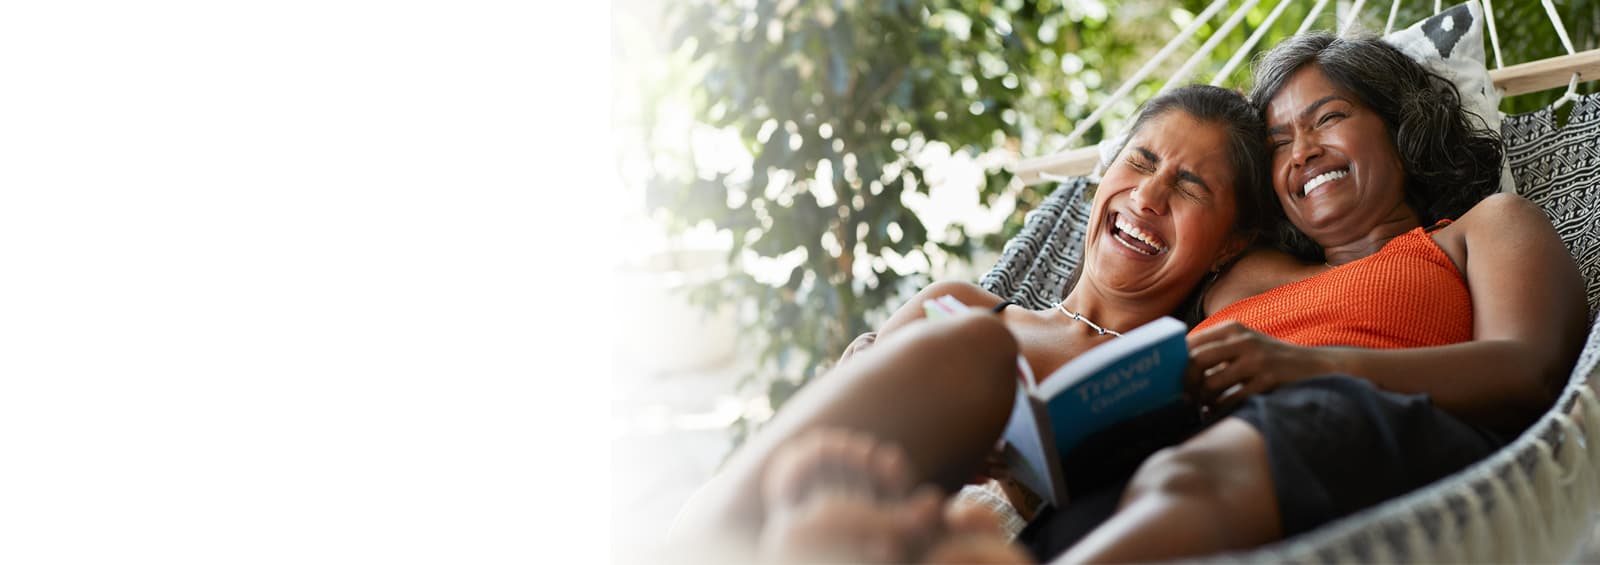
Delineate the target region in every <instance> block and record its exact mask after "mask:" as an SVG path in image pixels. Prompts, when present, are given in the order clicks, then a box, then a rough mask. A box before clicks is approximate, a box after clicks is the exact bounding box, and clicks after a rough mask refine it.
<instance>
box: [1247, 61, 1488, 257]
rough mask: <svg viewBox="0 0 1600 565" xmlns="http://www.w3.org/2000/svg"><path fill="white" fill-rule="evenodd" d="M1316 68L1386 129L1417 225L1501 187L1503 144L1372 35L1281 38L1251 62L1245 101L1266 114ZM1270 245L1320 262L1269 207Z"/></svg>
mask: <svg viewBox="0 0 1600 565" xmlns="http://www.w3.org/2000/svg"><path fill="white" fill-rule="evenodd" d="M1307 65H1317V66H1318V67H1320V68H1321V69H1322V73H1323V74H1324V75H1326V76H1327V77H1328V80H1329V81H1330V82H1332V83H1333V84H1335V85H1337V86H1338V87H1340V88H1343V89H1344V90H1346V91H1349V92H1351V93H1354V94H1355V95H1356V97H1358V98H1360V99H1361V102H1362V103H1363V104H1365V105H1366V106H1367V107H1368V108H1371V109H1372V110H1373V111H1374V112H1376V113H1377V114H1378V116H1379V117H1381V118H1382V119H1383V123H1384V124H1385V125H1386V126H1388V130H1389V135H1390V136H1391V137H1392V138H1393V139H1394V146H1395V149H1396V150H1398V152H1399V153H1400V162H1401V164H1402V166H1403V167H1404V168H1405V182H1406V186H1405V192H1406V196H1405V198H1406V204H1408V205H1410V206H1411V209H1412V210H1414V211H1415V212H1416V213H1417V216H1418V217H1419V219H1420V220H1421V221H1422V225H1425V226H1426V225H1432V224H1433V223H1434V222H1437V221H1439V220H1441V219H1446V218H1458V217H1460V216H1461V214H1463V213H1465V212H1466V211H1467V209H1469V208H1471V207H1472V206H1473V205H1474V204H1477V203H1478V201H1480V200H1483V198H1484V197H1486V196H1488V195H1490V194H1492V193H1494V192H1495V191H1496V190H1499V188H1500V163H1501V156H1502V154H1503V153H1504V145H1503V144H1502V143H1501V141H1500V135H1499V133H1497V132H1494V131H1490V130H1488V129H1484V128H1483V127H1482V126H1481V124H1482V123H1483V122H1482V121H1480V119H1481V117H1479V116H1478V115H1477V114H1475V113H1473V112H1471V111H1470V110H1467V109H1466V108H1464V107H1462V105H1461V93H1460V92H1459V91H1457V90H1456V87H1455V85H1454V84H1452V83H1451V82H1450V81H1449V80H1446V79H1445V78H1444V77H1441V76H1439V75H1438V74H1435V73H1433V72H1432V71H1429V70H1428V69H1426V68H1424V67H1423V66H1422V65H1420V64H1418V63H1417V62H1416V61H1414V60H1412V59H1411V58H1410V57H1407V56H1406V55H1405V54H1404V53H1401V52H1400V50H1398V49H1395V48H1394V47H1393V46H1390V45H1389V44H1387V43H1384V42H1383V41H1382V40H1380V39H1378V38H1375V37H1342V38H1336V37H1334V36H1332V35H1328V34H1325V33H1308V34H1303V35H1298V36H1295V37H1291V38H1289V39H1286V40H1284V41H1283V42H1282V43H1279V44H1278V45H1277V47H1274V48H1272V50H1271V51H1268V52H1267V53H1266V54H1265V55H1263V56H1262V57H1261V58H1260V59H1259V60H1258V61H1257V62H1256V64H1255V81H1254V82H1255V86H1254V88H1253V89H1252V90H1251V92H1250V103H1251V105H1253V106H1255V107H1256V110H1257V111H1258V112H1261V113H1262V114H1263V115H1265V113H1266V110H1267V104H1268V103H1270V102H1271V101H1272V98H1273V97H1274V96H1277V94H1278V91H1279V90H1282V89H1283V86H1284V84H1285V83H1287V82H1288V81H1289V77H1291V76H1293V75H1294V74H1295V72H1297V71H1299V70H1300V69H1301V68H1304V67H1305V66H1307ZM1275 211H1276V214H1277V216H1278V219H1279V221H1278V222H1277V224H1278V225H1277V227H1276V228H1275V229H1273V230H1272V233H1273V234H1274V236H1275V237H1273V238H1271V239H1273V240H1275V241H1274V243H1275V244H1277V245H1278V246H1280V247H1282V248H1283V249H1284V250H1285V251H1288V252H1290V253H1293V254H1295V255H1296V256H1298V257H1300V258H1301V259H1305V260H1310V261H1322V260H1323V255H1322V248H1321V246H1318V245H1317V244H1316V242H1313V241H1311V238H1309V237H1306V235H1305V234H1304V233H1302V232H1301V231H1300V230H1299V229H1297V228H1295V227H1294V225H1292V224H1290V223H1289V222H1288V220H1287V218H1286V217H1284V216H1283V209H1282V208H1281V207H1277V208H1275Z"/></svg>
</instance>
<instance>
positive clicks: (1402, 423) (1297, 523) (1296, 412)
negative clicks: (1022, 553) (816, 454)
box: [1018, 376, 1506, 562]
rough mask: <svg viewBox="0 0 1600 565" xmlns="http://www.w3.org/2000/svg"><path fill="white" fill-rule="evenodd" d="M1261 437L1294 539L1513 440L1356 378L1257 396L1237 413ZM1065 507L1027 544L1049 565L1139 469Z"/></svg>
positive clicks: (1025, 534)
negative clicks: (1264, 439) (1259, 433)
mask: <svg viewBox="0 0 1600 565" xmlns="http://www.w3.org/2000/svg"><path fill="white" fill-rule="evenodd" d="M1229 416H1230V417H1236V418H1239V419H1241V420H1243V421H1245V422H1248V423H1249V424H1250V425H1251V426H1253V427H1255V429H1257V430H1259V431H1260V432H1261V434H1262V436H1263V437H1265V438H1266V443H1267V457H1268V459H1269V463H1268V465H1269V467H1270V468H1271V472H1272V480H1273V485H1274V487H1275V491H1276V492H1277V496H1278V514H1279V517H1280V520H1281V525H1282V527H1283V535H1284V537H1285V538H1287V537H1290V536H1293V535H1295V534H1299V533H1302V532H1305V531H1308V530H1311V529H1314V528H1316V527H1318V526H1321V525H1322V524H1325V523H1328V522H1330V521H1333V520H1335V519H1338V518H1341V517H1344V516H1347V515H1350V514H1353V513H1355V512H1358V511H1360V510H1363V509H1366V508H1368V507H1371V506H1374V505H1376V504H1378V503H1379V502H1383V501H1385V500H1388V499H1390V498H1394V497H1396V496H1400V495H1402V494H1405V493H1407V492H1410V491H1412V490H1415V489H1417V488H1419V487H1422V486H1425V485H1427V484H1429V483H1431V482H1433V481H1436V480H1439V479H1441V478H1444V477H1446V476H1448V475H1450V474H1451V473H1454V472H1456V471H1459V470H1461V469H1464V468H1466V467H1467V466H1468V465H1471V464H1473V463H1475V462H1477V461H1480V460H1482V459H1483V458H1485V457H1487V456H1489V454H1491V453H1494V452H1495V451H1496V450H1498V449H1500V448H1501V447H1503V446H1505V444H1506V440H1505V439H1504V438H1503V437H1502V436H1500V435H1498V434H1496V433H1494V432H1491V431H1488V430H1485V429H1483V428H1479V427H1476V426H1473V425H1470V424H1467V423H1465V422H1462V421H1461V420H1458V419H1456V418H1455V417H1453V416H1451V415H1449V414H1447V413H1445V412H1444V411H1443V410H1440V409H1439V408H1438V407H1436V406H1434V405H1433V401H1432V400H1431V399H1430V398H1429V397H1428V396H1427V395H1421V394H1400V393H1394V392H1387V391H1382V390H1378V388H1377V387H1375V386H1373V384H1372V383H1370V382H1368V381H1366V380H1363V379H1358V378H1354V377H1347V376H1325V377H1316V378H1312V379H1307V380H1304V381H1300V382H1297V383H1294V384H1292V385H1287V386H1283V387H1280V388H1278V389H1276V390H1273V391H1272V392H1269V393H1267V394H1262V395H1257V396H1254V397H1251V398H1250V399H1248V400H1246V401H1245V403H1244V404H1243V405H1242V406H1240V407H1239V409H1238V410H1236V411H1234V412H1233V413H1232V414H1230V415H1229ZM1117 471H1118V472H1119V473H1121V476H1120V477H1119V478H1116V479H1113V480H1108V481H1104V482H1101V483H1099V485H1097V487H1096V488H1093V489H1089V490H1087V491H1074V492H1073V499H1072V502H1071V503H1069V504H1067V507H1066V508H1060V509H1056V508H1046V509H1045V510H1044V511H1043V512H1041V513H1040V515H1039V516H1037V517H1036V518H1035V519H1034V521H1033V522H1031V523H1029V524H1028V527H1027V528H1026V529H1024V530H1023V531H1022V533H1021V535H1019V536H1018V542H1020V543H1021V544H1022V545H1023V546H1024V547H1026V548H1027V549H1028V550H1029V552H1030V553H1032V554H1033V556H1034V557H1035V558H1036V559H1038V560H1039V561H1040V562H1044V561H1049V560H1051V559H1054V558H1055V557H1056V556H1058V555H1060V554H1061V553H1062V552H1063V551H1066V550H1067V549H1068V548H1070V547H1071V546H1072V545H1073V544H1075V543H1077V542H1078V540H1080V539H1082V538H1083V536H1085V535H1087V534H1088V533H1089V532H1090V531H1092V530H1093V529H1094V528H1096V527H1098V526H1099V525H1100V524H1101V523H1103V522H1104V521H1105V520H1106V519H1108V518H1110V517H1111V515H1112V514H1114V513H1115V512H1116V510H1117V505H1118V503H1119V502H1120V500H1121V498H1122V493H1123V490H1124V489H1125V488H1126V487H1127V483H1128V480H1129V478H1131V476H1132V474H1133V473H1132V471H1133V469H1132V468H1119V469H1117Z"/></svg>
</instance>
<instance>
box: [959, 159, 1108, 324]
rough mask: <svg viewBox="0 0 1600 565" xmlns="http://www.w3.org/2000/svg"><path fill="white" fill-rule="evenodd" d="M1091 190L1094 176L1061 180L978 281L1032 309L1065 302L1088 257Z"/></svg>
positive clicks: (1000, 294)
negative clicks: (1086, 239)
mask: <svg viewBox="0 0 1600 565" xmlns="http://www.w3.org/2000/svg"><path fill="white" fill-rule="evenodd" d="M1092 194H1093V189H1092V188H1091V185H1090V184H1089V181H1088V180H1087V179H1084V178H1082V177H1078V178H1073V179H1071V180H1068V181H1066V182H1063V183H1061V184H1060V185H1058V186H1057V187H1056V190H1055V192H1052V193H1050V196H1047V197H1045V199H1044V202H1041V203H1039V206H1038V207H1037V208H1034V209H1033V210H1032V211H1030V212H1028V215H1027V219H1026V220H1024V221H1023V224H1022V231H1020V232H1018V233H1017V235H1016V237H1013V238H1011V240H1010V241H1007V242H1006V246H1005V249H1003V250H1001V252H1000V261H999V262H998V263H996V264H995V266H994V268H993V269H991V270H990V271H989V273H988V274H986V275H984V276H983V279H982V280H981V281H979V282H978V284H979V286H982V287H983V288H984V289H985V290H988V291H989V292H993V293H995V294H996V295H999V296H1000V297H1002V298H1006V299H1009V300H1011V301H1013V302H1016V303H1017V304H1018V305H1020V306H1022V307H1024V308H1028V309H1031V310H1044V309H1046V308H1049V307H1051V306H1055V304H1056V303H1057V302H1060V301H1061V297H1063V296H1065V295H1066V293H1067V290H1068V289H1070V288H1072V283H1073V281H1075V280H1077V276H1078V264H1079V263H1081V262H1083V240H1084V232H1085V231H1086V230H1087V229H1088V224H1089V205H1090V200H1091V197H1090V196H1091V195H1092Z"/></svg>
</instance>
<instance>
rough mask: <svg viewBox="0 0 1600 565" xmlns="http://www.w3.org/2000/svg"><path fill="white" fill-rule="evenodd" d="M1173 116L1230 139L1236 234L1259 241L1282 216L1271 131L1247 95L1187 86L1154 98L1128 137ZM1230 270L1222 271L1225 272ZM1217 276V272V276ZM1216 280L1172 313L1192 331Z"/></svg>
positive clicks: (1194, 85) (1193, 85)
mask: <svg viewBox="0 0 1600 565" xmlns="http://www.w3.org/2000/svg"><path fill="white" fill-rule="evenodd" d="M1173 110H1181V111H1183V112H1184V113H1185V114H1188V115H1189V116H1190V117H1193V118H1194V119H1195V120H1198V121H1200V122H1202V123H1206V124H1212V125H1217V126H1221V127H1222V128H1223V131H1224V132H1225V133H1226V135H1227V139H1228V141H1227V143H1228V147H1227V149H1228V164H1229V165H1230V166H1232V167H1233V201H1234V203H1235V205H1236V206H1237V207H1238V212H1237V213H1236V214H1235V215H1234V219H1233V232H1234V233H1235V234H1237V235H1240V236H1243V237H1246V238H1249V239H1250V240H1252V241H1253V240H1254V239H1255V238H1256V236H1258V235H1261V234H1262V233H1263V232H1264V231H1267V230H1269V229H1271V228H1272V227H1273V226H1274V225H1276V218H1277V217H1280V216H1282V215H1283V212H1282V210H1281V209H1279V207H1278V199H1277V196H1275V195H1274V194H1273V192H1272V180H1271V176H1270V175H1269V171H1268V168H1269V167H1270V166H1271V165H1272V161H1271V160H1270V158H1271V156H1270V155H1269V154H1268V152H1267V125H1266V122H1265V121H1263V120H1262V119H1261V113H1260V112H1257V111H1256V109H1255V108H1254V107H1253V106H1251V105H1250V102H1249V101H1248V100H1245V97H1244V95H1243V94H1240V93H1238V92H1235V91H1232V90H1228V89H1226V88H1219V87H1215V86H1209V85H1204V84H1192V85H1189V86H1182V87H1178V88H1175V89H1172V90H1170V91H1167V92H1166V93H1163V94H1161V95H1160V96H1156V97H1155V98H1151V99H1150V100H1148V101H1146V102H1145V103H1144V105H1143V106H1141V107H1140V108H1139V114H1138V116H1137V117H1135V118H1134V120H1133V127H1132V128H1129V130H1128V137H1129V138H1132V137H1133V136H1134V135H1136V134H1138V133H1139V130H1140V128H1143V127H1144V125H1145V124H1146V123H1147V122H1149V121H1151V120H1153V119H1155V118H1157V117H1160V116H1163V115H1165V114H1166V113H1168V112H1171V111H1173ZM1224 266H1225V265H1218V266H1217V268H1218V269H1219V270H1220V269H1221V268H1222V267H1224ZM1214 273H1215V272H1213V274H1214ZM1214 280H1215V278H1214V277H1213V278H1211V279H1207V280H1206V281H1205V282H1203V283H1201V284H1200V285H1199V286H1197V287H1195V289H1194V291H1193V292H1191V293H1189V296H1188V297H1187V298H1185V299H1184V301H1183V303H1182V304H1181V305H1179V307H1178V309H1177V310H1176V311H1175V312H1173V313H1174V314H1176V315H1178V317H1180V318H1182V319H1183V321H1184V322H1185V323H1187V324H1189V325H1190V326H1193V325H1194V324H1197V323H1199V322H1200V320H1202V319H1204V318H1205V312H1204V310H1203V309H1202V300H1203V299H1204V297H1205V291H1206V290H1207V288H1208V287H1210V285H1211V282H1212V281H1214Z"/></svg>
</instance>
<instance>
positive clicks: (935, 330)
mask: <svg viewBox="0 0 1600 565" xmlns="http://www.w3.org/2000/svg"><path fill="white" fill-rule="evenodd" d="M921 326H923V327H922V328H919V330H920V331H919V332H917V335H915V336H914V337H913V336H912V335H906V336H904V337H905V338H909V339H904V340H902V341H901V344H902V345H904V346H905V347H906V348H907V349H908V350H909V352H908V353H909V357H908V358H910V359H917V360H919V362H918V363H917V364H918V365H919V366H920V369H919V370H918V371H917V373H918V375H917V376H916V379H917V380H918V381H919V388H922V389H923V390H929V391H933V390H937V391H938V392H939V394H942V395H944V396H945V397H946V398H958V399H964V401H966V402H967V403H968V404H970V408H971V409H972V410H974V412H972V413H971V414H972V415H979V414H985V413H989V412H993V414H994V418H984V419H985V420H988V419H997V420H996V421H998V422H1000V423H1001V424H1003V423H1004V419H1005V417H1007V416H1009V415H1010V411H1011V401H1012V398H1013V397H1014V395H1015V394H1016V386H1017V352H1018V349H1017V341H1016V338H1014V337H1013V336H1012V334H1011V331H1010V330H1008V329H1006V327H1005V324H1003V323H1001V321H1000V317H999V316H995V315H993V314H990V313H988V312H969V313H964V314H962V315H959V316H955V317H952V318H949V319H944V320H932V321H929V322H928V323H925V324H921Z"/></svg>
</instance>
